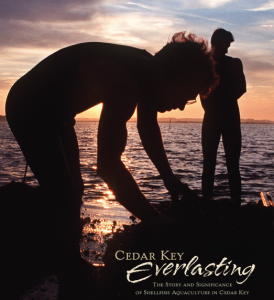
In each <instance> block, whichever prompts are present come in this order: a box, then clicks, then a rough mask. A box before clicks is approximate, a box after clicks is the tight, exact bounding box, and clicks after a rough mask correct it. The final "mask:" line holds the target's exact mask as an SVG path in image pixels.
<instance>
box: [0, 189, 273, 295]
mask: <svg viewBox="0 0 274 300" xmlns="http://www.w3.org/2000/svg"><path fill="white" fill-rule="evenodd" d="M43 206H44V204H43V201H42V200H41V197H40V195H39V188H32V187H29V186H27V185H25V184H21V183H11V184H8V185H6V186H3V187H1V188H0V214H1V218H0V222H1V224H0V225H1V226H0V230H1V237H2V240H1V253H2V255H1V273H2V274H1V275H4V278H5V279H4V280H3V281H2V282H1V285H2V286H1V299H19V298H20V295H22V294H24V292H25V291H26V290H28V289H29V288H31V287H32V286H34V285H35V284H37V283H38V282H39V281H40V279H41V278H42V277H43V276H45V275H47V274H48V275H52V274H54V268H53V266H52V264H51V261H52V256H51V255H52V252H53V249H54V245H53V243H52V241H51V232H52V230H54V228H50V226H49V224H48V222H47V216H46V215H45V214H44V209H43ZM159 209H160V210H161V211H162V212H164V213H166V214H168V215H171V216H173V217H176V218H177V219H178V220H179V221H180V223H179V224H178V227H177V228H176V230H174V226H171V227H170V228H161V226H160V225H161V224H157V222H151V223H150V224H144V223H138V224H133V225H131V226H124V227H125V229H124V231H121V230H118V231H117V232H116V233H114V234H113V238H112V239H110V240H109V241H108V243H107V250H106V253H105V256H104V262H105V267H103V268H102V269H100V270H98V274H97V275H96V278H94V280H93V281H92V282H94V286H89V287H87V291H86V292H85V296H83V299H91V298H92V297H93V296H98V297H99V296H101V297H102V296H105V297H113V296H115V295H119V296H130V297H133V296H135V295H137V294H138V293H141V294H139V295H138V298H139V299H141V298H143V297H144V298H145V296H144V295H157V296H161V295H163V294H164V293H169V294H168V295H171V296H173V295H174V296H175V295H178V293H182V291H184V292H189V293H190V292H192V293H194V292H195V291H196V293H197V292H198V291H200V293H202V292H205V291H207V292H209V293H212V291H215V292H217V293H218V295H219V296H220V294H219V293H220V292H221V291H226V292H230V293H232V292H237V294H233V295H234V297H233V298H234V299H235V295H239V297H240V294H239V293H240V291H248V292H249V293H248V294H245V296H246V297H254V296H255V295H256V296H260V297H262V296H264V297H265V299H273V295H274V293H273V291H272V286H271V283H272V281H273V278H274V276H273V275H274V259H273V253H274V252H273V250H274V239H273V236H274V228H273V221H274V208H273V207H267V208H266V207H263V206H262V205H261V204H257V205H254V204H253V205H245V206H242V207H241V208H237V207H234V206H233V204H232V203H230V202H229V201H226V200H222V201H220V202H217V201H212V202H202V201H201V200H199V199H196V200H195V199H189V198H188V199H187V198H183V199H181V201H179V202H177V203H175V204H174V205H173V206H172V205H171V204H170V203H165V204H162V205H161V206H160V207H159ZM172 228H173V229H172ZM171 230H172V231H171ZM117 251H119V252H117ZM133 252H134V253H139V254H140V257H138V254H135V255H134V256H133V254H132V253H133ZM126 253H130V254H128V257H127V258H128V259H126ZM143 253H145V255H143ZM149 253H153V254H154V255H153V254H152V257H150V258H149V255H150V254H149ZM172 253H175V254H174V255H173V254H172ZM178 253H179V254H180V255H178ZM182 253H183V254H182ZM115 255H116V257H117V258H119V259H117V258H115ZM195 257H197V258H195ZM133 258H134V259H133ZM138 258H139V259H138ZM141 258H142V259H141ZM224 258H227V259H224ZM193 259H194V260H193ZM223 259H224V260H223ZM195 260H196V261H195ZM222 260H223V266H222V267H220V269H219V271H218V272H219V275H218V276H216V274H214V273H213V274H211V275H210V276H207V277H203V274H205V267H206V266H207V265H209V264H212V263H215V266H216V265H217V264H219V263H220V262H221V261H222ZM190 261H192V264H191V263H190V265H188V264H189V262H190ZM230 261H231V262H230ZM143 263H146V265H144V266H143V267H141V266H140V267H139V270H143V271H142V272H136V273H133V272H132V274H130V276H129V277H128V278H127V271H129V270H132V269H133V268H134V267H137V266H138V265H140V264H143ZM184 263H185V266H184V267H181V269H180V268H179V269H178V270H177V272H176V274H175V275H172V274H174V270H175V268H176V264H180V265H182V264H184ZM172 264H173V265H172ZM198 264H200V266H197V265H198ZM233 264H235V265H237V267H241V270H240V271H241V272H242V273H243V270H245V271H246V272H245V274H242V275H239V273H238V272H237V271H236V272H235V273H234V274H233V275H231V270H232V266H233ZM168 265H169V267H168V268H169V269H166V270H164V268H165V267H166V266H168ZM187 265H188V266H189V270H188V271H186V269H187ZM252 265H255V269H254V270H253V272H252V273H250V274H249V273H248V271H250V269H251V268H248V266H252ZM195 266H197V267H196V272H195V269H194V270H193V268H194V267H195ZM199 267H200V271H201V272H203V274H202V275H199V271H198V269H199ZM157 268H158V269H157ZM245 268H246V269H245ZM209 269H210V270H212V271H213V272H214V270H215V269H216V268H215V269H214V266H211V267H210V268H209ZM191 271H192V272H193V274H191ZM225 271H226V272H225ZM218 272H217V273H218ZM194 273H196V274H195V275H194ZM148 276H149V277H148ZM2 277H3V276H2ZM145 277H148V278H147V279H144V278H145ZM139 279H144V280H142V281H140V282H138V283H137V282H136V283H132V282H129V281H133V282H134V281H136V280H139ZM52 280H53V279H52ZM236 281H238V282H242V281H244V282H243V283H242V284H237V283H236ZM156 282H157V284H156ZM172 283H177V287H176V286H175V285H173V284H172ZM178 283H181V286H178ZM199 283H201V284H205V283H214V284H216V283H230V284H231V285H232V286H231V287H216V286H215V287H201V286H198V285H199ZM183 284H185V287H184V286H183ZM136 293H137V294H136ZM149 293H150V294H149ZM176 293H177V294H176ZM166 295H167V294H165V296H166ZM196 295H197V294H196ZM185 296H186V294H185ZM192 296H193V294H192ZM38 297H39V296H38ZM203 297H204V295H203ZM211 297H212V296H211ZM241 297H242V296H241ZM36 299H39V298H36ZM52 299H53V298H52ZM79 299H80V298H79Z"/></svg>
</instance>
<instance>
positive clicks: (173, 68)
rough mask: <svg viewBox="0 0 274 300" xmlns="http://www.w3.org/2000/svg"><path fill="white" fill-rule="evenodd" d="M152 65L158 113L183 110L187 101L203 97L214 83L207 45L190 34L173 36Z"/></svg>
mask: <svg viewBox="0 0 274 300" xmlns="http://www.w3.org/2000/svg"><path fill="white" fill-rule="evenodd" d="M153 63H154V71H155V72H154V78H155V83H156V85H155V89H156V93H155V95H156V99H155V101H156V106H157V110H158V111H160V112H164V111H167V110H168V111H169V110H171V109H177V108H179V109H181V110H183V109H184V107H185V105H186V103H187V102H188V101H189V100H195V99H196V97H197V95H198V94H207V93H208V92H209V91H210V88H211V87H212V86H213V85H214V84H216V81H217V76H216V74H215V71H214V62H213V60H212V57H211V54H210V52H209V51H208V47H207V42H206V41H205V40H204V39H202V38H197V37H196V36H195V35H194V34H186V32H179V33H176V34H174V35H173V37H172V38H171V41H170V42H168V43H167V44H166V45H165V46H164V47H163V48H162V49H161V50H160V51H159V52H157V53H156V54H155V56H154V59H153Z"/></svg>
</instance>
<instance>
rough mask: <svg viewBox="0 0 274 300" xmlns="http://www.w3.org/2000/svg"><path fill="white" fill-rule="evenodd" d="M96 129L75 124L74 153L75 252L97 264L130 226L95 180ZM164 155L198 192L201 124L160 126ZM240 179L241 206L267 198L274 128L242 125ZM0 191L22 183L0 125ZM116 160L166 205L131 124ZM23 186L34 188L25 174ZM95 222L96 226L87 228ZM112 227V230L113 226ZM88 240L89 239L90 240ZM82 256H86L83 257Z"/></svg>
mask: <svg viewBox="0 0 274 300" xmlns="http://www.w3.org/2000/svg"><path fill="white" fill-rule="evenodd" d="M97 127H98V123H95V122H88V123H85V122H78V123H77V124H76V131H77V135H78V140H79V147H80V159H81V169H82V176H83V179H84V184H85V191H84V199H83V200H84V205H83V207H82V212H81V213H82V217H84V218H86V217H90V219H91V221H90V222H88V223H87V225H86V226H85V228H84V236H85V238H84V240H83V241H82V244H81V248H82V251H83V253H86V254H85V255H86V258H87V259H88V260H89V261H91V262H93V263H100V262H101V259H102V255H103V253H104V251H105V247H106V244H105V243H104V241H105V239H106V238H107V237H111V233H112V232H113V231H115V229H117V228H119V226H120V227H121V226H122V225H125V224H127V223H130V219H129V217H130V214H129V213H128V212H127V211H126V210H125V209H124V208H123V207H122V206H121V205H119V204H118V203H117V202H116V201H115V198H114V196H113V195H112V193H111V192H110V191H109V190H108V188H107V185H106V184H105V183H104V182H103V181H102V180H101V179H100V177H98V176H96V151H97V147H96V142H97ZM160 127H161V130H162V136H163V140H164V145H165V149H166V152H167V155H168V158H169V161H170V164H171V166H172V169H173V170H174V173H175V174H176V175H177V176H178V177H179V178H180V179H181V180H182V181H183V182H185V183H187V184H188V185H189V186H190V187H191V188H194V189H196V190H197V191H198V192H199V193H200V190H201V174H202V150H201V124H197V123H196V124H182V123H173V124H167V123H161V124H160ZM242 136H243V141H242V145H243V146H242V155H241V175H242V187H243V200H244V201H245V202H248V201H257V200H259V198H260V196H259V194H260V192H261V191H265V192H267V191H270V192H273V191H274V189H273V181H274V168H273V159H274V125H268V124H266V125H257V124H256V125H249V124H243V125H242ZM0 139H1V143H0V147H1V151H0V161H1V168H0V185H4V184H5V183H8V182H10V181H11V180H15V181H22V178H23V176H24V170H25V160H24V157H23V156H22V154H21V151H20V148H19V146H18V145H17V143H16V141H15V139H14V137H13V135H12V133H11V132H10V130H9V127H8V124H7V123H0ZM122 160H123V162H124V163H125V165H126V166H127V167H128V169H129V170H130V171H131V173H132V175H133V177H134V178H135V180H136V181H137V183H138V184H139V186H140V188H141V190H142V191H143V193H144V194H145V195H146V197H147V198H148V199H149V200H150V201H152V202H159V201H163V200H170V196H169V194H168V193H167V191H166V190H165V188H164V185H163V182H162V181H161V180H160V179H159V175H158V172H157V171H156V169H155V167H154V165H153V164H152V163H151V162H150V160H149V159H148V156H147V155H146V153H145V151H144V150H143V148H142V145H141V141H140V138H139V136H138V132H137V130H136V124H135V123H129V124H128V142H127V147H126V151H125V152H124V154H123V156H122ZM226 173H227V171H226V165H225V156H224V151H223V146H222V143H220V147H219V152H218V164H217V169H216V180H215V195H216V197H228V195H229V188H228V182H227V175H226ZM26 181H27V183H28V184H30V185H37V181H36V180H35V178H34V177H33V174H32V173H31V171H30V170H29V171H28V173H27V180H26ZM93 220H96V222H93V223H92V221H93ZM114 225H115V226H114ZM91 237H92V238H91ZM85 251H86V252H85Z"/></svg>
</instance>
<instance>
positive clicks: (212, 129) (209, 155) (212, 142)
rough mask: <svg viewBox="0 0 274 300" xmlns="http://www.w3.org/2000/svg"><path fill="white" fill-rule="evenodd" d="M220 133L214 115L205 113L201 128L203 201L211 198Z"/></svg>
mask: <svg viewBox="0 0 274 300" xmlns="http://www.w3.org/2000/svg"><path fill="white" fill-rule="evenodd" d="M220 136H221V131H220V128H219V122H218V120H217V118H216V116H215V115H213V114H208V113H205V115H204V120H203V126H202V148H203V157H204V160H203V174H202V192H203V197H204V198H205V199H207V198H212V197H213V187H214V175H215V167H216V158H217V150H218V146H219V141H220Z"/></svg>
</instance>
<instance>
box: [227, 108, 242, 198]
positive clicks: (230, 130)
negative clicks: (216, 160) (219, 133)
mask: <svg viewBox="0 0 274 300" xmlns="http://www.w3.org/2000/svg"><path fill="white" fill-rule="evenodd" d="M241 142H242V141H241V124H240V115H239V110H235V111H234V112H233V114H231V117H229V118H227V119H226V120H225V125H224V127H223V144H224V149H225V154H226V165H227V170H228V179H229V187H230V195H231V198H232V199H234V200H236V201H237V202H239V203H240V202H241V175H240V155H241Z"/></svg>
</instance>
